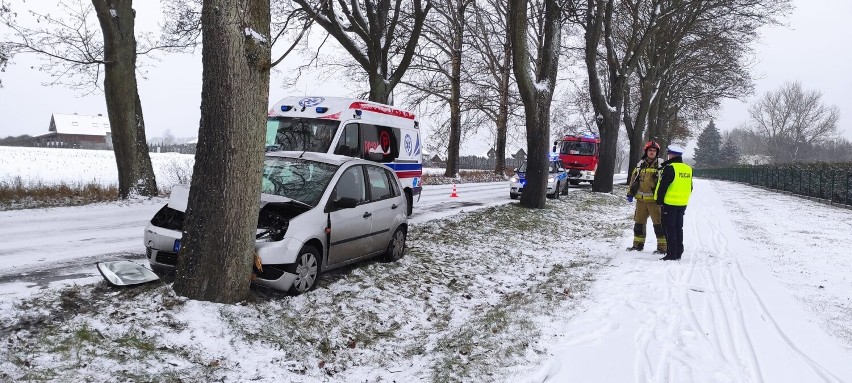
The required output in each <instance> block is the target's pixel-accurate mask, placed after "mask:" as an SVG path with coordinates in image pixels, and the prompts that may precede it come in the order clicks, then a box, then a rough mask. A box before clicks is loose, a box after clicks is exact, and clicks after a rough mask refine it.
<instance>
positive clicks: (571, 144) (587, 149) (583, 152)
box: [560, 141, 595, 156]
mask: <svg viewBox="0 0 852 383" xmlns="http://www.w3.org/2000/svg"><path fill="white" fill-rule="evenodd" d="M560 153H561V154H569V155H575V156H593V155H595V143H594V142H581V141H562V150H561V151H560Z"/></svg>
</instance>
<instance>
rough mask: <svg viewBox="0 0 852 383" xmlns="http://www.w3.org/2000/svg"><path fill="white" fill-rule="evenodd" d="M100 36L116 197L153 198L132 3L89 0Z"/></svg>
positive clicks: (130, 0)
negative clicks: (95, 15)
mask: <svg viewBox="0 0 852 383" xmlns="http://www.w3.org/2000/svg"><path fill="white" fill-rule="evenodd" d="M92 5H94V7H95V13H96V14H97V16H98V22H99V23H100V25H101V31H103V35H104V61H105V62H106V64H105V65H104V67H105V68H104V97H105V99H106V105H107V116H108V118H109V125H110V132H111V135H112V145H113V151H114V152H115V163H116V166H117V168H118V194H119V197H120V198H127V197H129V196H132V195H143V196H154V195H157V192H158V191H157V182H156V179H155V178H154V168H153V167H152V166H151V157H150V155H149V154H148V144H147V140H146V138H145V122H144V119H143V117H142V103H141V102H140V101H139V92H138V88H137V83H136V36H135V35H134V33H135V17H136V16H135V11H134V10H133V1H132V0H92Z"/></svg>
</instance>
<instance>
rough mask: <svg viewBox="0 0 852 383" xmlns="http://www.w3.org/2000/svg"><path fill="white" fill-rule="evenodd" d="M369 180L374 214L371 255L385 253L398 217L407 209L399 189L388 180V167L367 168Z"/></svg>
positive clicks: (371, 206)
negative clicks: (400, 196)
mask: <svg viewBox="0 0 852 383" xmlns="http://www.w3.org/2000/svg"><path fill="white" fill-rule="evenodd" d="M366 168H367V178H368V179H369V183H368V184H367V188H368V189H369V196H370V204H369V205H370V209H371V211H372V213H373V228H372V232H371V233H370V236H372V237H373V239H372V242H371V243H370V253H378V252H381V251H384V250H385V249H386V248H387V246H388V243H390V237H391V234H392V230H394V229H396V228H395V227H391V226H392V225H393V224H394V219H395V218H396V216H397V215H398V214H399V213H400V212H401V211H403V210H404V209H405V206H403V203H402V202H401V201H400V198H397V197H398V196H399V188H398V187H397V188H394V187H392V184H391V183H390V180H389V179H388V170H386V169H387V168H386V167H380V166H370V165H368V166H366Z"/></svg>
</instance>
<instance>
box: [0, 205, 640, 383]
mask: <svg viewBox="0 0 852 383" xmlns="http://www.w3.org/2000/svg"><path fill="white" fill-rule="evenodd" d="M628 209H629V206H628V205H627V204H626V203H624V202H622V201H620V199H619V198H617V197H614V196H611V195H605V194H595V193H587V192H576V193H571V198H570V199H563V200H561V201H550V202H549V203H548V206H547V208H545V209H541V210H528V209H524V208H521V207H519V206H518V205H517V204H510V205H506V206H499V207H491V208H485V209H481V210H478V211H475V212H472V213H466V214H460V215H457V216H453V217H450V218H447V219H442V220H438V221H431V222H427V223H424V224H418V225H412V227H411V228H410V233H409V242H408V249H407V250H406V255H405V257H404V258H403V259H402V260H400V261H398V262H393V263H382V262H377V261H368V262H361V263H359V264H357V265H354V266H350V267H347V268H344V269H341V270H335V271H332V272H330V273H327V274H324V275H323V276H322V278H321V280H320V286H319V288H318V289H317V290H315V291H313V292H311V293H308V294H305V295H302V296H298V297H289V296H284V295H281V294H279V293H277V292H274V291H269V290H265V289H260V288H258V289H255V290H253V294H252V298H251V299H250V300H249V301H247V302H243V303H242V304H239V305H218V304H211V303H203V302H192V301H186V300H184V299H182V298H179V297H175V296H174V293H173V292H172V291H171V289H170V288H169V286H168V285H164V284H151V285H147V286H141V287H137V288H130V289H113V288H109V287H106V286H105V285H103V284H96V285H91V286H82V287H74V288H69V289H64V290H59V291H52V290H49V291H48V292H47V293H46V294H43V295H42V296H39V297H35V298H32V299H29V300H27V301H23V302H20V303H18V304H17V305H16V307H15V308H14V310H4V313H3V314H2V315H0V323H5V325H3V327H0V335H2V338H3V339H6V338H8V339H12V340H10V341H9V343H8V344H6V345H4V346H8V347H5V348H4V349H3V350H0V380H3V379H8V380H17V379H23V378H25V377H26V378H28V379H31V380H87V379H88V380H94V381H105V380H116V379H117V380H134V381H171V380H177V379H180V380H183V381H186V380H198V381H211V380H227V381H232V380H272V379H278V380H283V381H293V380H295V381H305V382H313V381H328V380H331V381H365V380H366V381H439V382H441V381H499V380H505V375H506V374H508V373H509V371H510V370H511V369H512V368H513V366H517V365H529V364H533V365H535V364H537V363H538V362H539V361H540V360H541V359H542V358H544V356H545V354H544V353H545V351H546V347H547V335H548V334H545V333H543V331H546V330H542V327H541V326H540V325H541V324H542V323H550V322H552V321H554V320H564V319H565V318H567V317H568V316H570V315H571V308H573V307H574V306H575V305H576V304H577V302H578V301H579V299H581V298H583V297H584V293H585V291H586V290H587V288H588V286H589V284H590V283H592V281H594V276H595V273H597V272H598V270H599V269H600V267H601V266H602V265H604V264H606V263H607V262H608V261H609V259H610V258H609V253H610V252H611V251H610V250H609V249H611V248H612V247H613V246H617V239H618V237H619V236H620V235H621V234H622V233H623V231H624V228H625V227H628V226H629V221H628V220H627V219H625V218H620V219H613V218H612V217H626V216H627V210H628ZM112 371H116V372H115V373H114V374H113V372H112ZM501 377H503V378H501Z"/></svg>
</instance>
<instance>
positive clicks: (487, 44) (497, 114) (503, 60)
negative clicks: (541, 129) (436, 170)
mask: <svg viewBox="0 0 852 383" xmlns="http://www.w3.org/2000/svg"><path fill="white" fill-rule="evenodd" d="M473 12H474V15H475V19H474V20H475V22H474V27H473V38H474V41H475V42H476V44H474V45H473V47H472V48H473V50H474V51H475V52H477V53H478V59H477V60H476V62H475V63H474V65H472V67H473V68H475V69H474V70H475V72H476V73H480V74H481V75H480V76H478V78H477V79H475V80H474V81H475V85H474V86H475V88H476V89H478V90H479V91H478V92H476V93H477V94H479V95H481V97H479V98H478V99H477V103H478V105H479V110H481V111H483V112H484V113H486V114H487V115H488V116H489V118H490V119H491V120H492V121H493V123H494V136H495V143H494V151H495V154H496V157H495V166H494V172H495V173H497V174H503V173H504V172H505V169H506V149H507V144H508V138H509V137H508V136H509V124H510V120H512V119H513V118H514V119H520V118H522V117H523V115H522V114H521V113H516V112H513V111H514V110H518V109H519V108H516V107H518V106H521V105H522V104H523V103H522V102H521V100H520V94H519V93H518V91H517V85H516V84H515V82H514V78H513V77H512V75H511V74H512V73H511V72H512V39H511V36H512V29H511V25H512V24H511V23H510V19H509V9H508V3H507V2H506V1H503V0H486V1H480V2H475V3H474V4H473ZM494 94H496V95H497V102H496V103H495V102H494V97H492V95H494Z"/></svg>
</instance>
